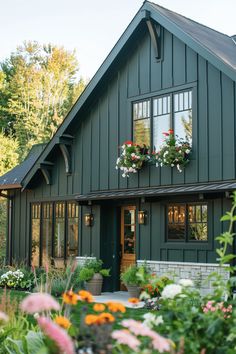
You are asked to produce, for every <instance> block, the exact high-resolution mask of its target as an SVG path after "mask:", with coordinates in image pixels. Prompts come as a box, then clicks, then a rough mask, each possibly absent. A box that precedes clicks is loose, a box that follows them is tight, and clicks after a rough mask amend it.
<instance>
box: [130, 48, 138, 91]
mask: <svg viewBox="0 0 236 354" xmlns="http://www.w3.org/2000/svg"><path fill="white" fill-rule="evenodd" d="M139 94H140V89H139V55H138V46H137V47H136V48H135V49H134V52H133V54H132V56H131V57H130V58H129V61H128V97H133V96H137V95H139Z"/></svg>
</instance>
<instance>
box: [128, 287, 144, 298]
mask: <svg viewBox="0 0 236 354" xmlns="http://www.w3.org/2000/svg"><path fill="white" fill-rule="evenodd" d="M126 287H127V289H128V292H129V295H130V297H137V298H139V295H140V293H141V288H140V287H139V286H138V285H129V284H127V285H126Z"/></svg>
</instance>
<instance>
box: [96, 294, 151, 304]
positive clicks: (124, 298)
mask: <svg viewBox="0 0 236 354" xmlns="http://www.w3.org/2000/svg"><path fill="white" fill-rule="evenodd" d="M129 298H130V296H129V293H128V292H127V291H115V292H114V293H110V292H104V293H102V294H101V295H99V296H94V299H95V302H101V303H106V302H109V301H113V302H120V303H122V304H123V305H124V306H125V307H130V308H133V307H134V305H133V304H131V303H129V302H128V299H129ZM143 305H144V303H143V302H139V303H138V304H137V305H135V307H136V308H141V307H143Z"/></svg>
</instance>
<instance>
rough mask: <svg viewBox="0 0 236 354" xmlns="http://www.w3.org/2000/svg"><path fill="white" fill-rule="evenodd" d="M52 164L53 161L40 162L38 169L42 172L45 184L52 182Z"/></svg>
mask: <svg viewBox="0 0 236 354" xmlns="http://www.w3.org/2000/svg"><path fill="white" fill-rule="evenodd" d="M53 165H54V163H53V162H50V161H44V162H42V163H40V170H41V172H42V174H43V177H44V179H45V181H46V184H47V185H50V184H52V177H51V169H52V166H53Z"/></svg>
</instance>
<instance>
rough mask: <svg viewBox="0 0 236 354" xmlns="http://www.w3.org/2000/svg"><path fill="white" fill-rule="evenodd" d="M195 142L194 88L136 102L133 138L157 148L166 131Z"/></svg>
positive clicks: (134, 104)
mask: <svg viewBox="0 0 236 354" xmlns="http://www.w3.org/2000/svg"><path fill="white" fill-rule="evenodd" d="M169 129H173V130H174V134H175V135H176V136H177V137H178V138H180V139H183V141H188V142H189V143H190V145H192V90H186V91H181V92H175V93H169V94H166V95H161V96H157V97H152V98H148V99H145V100H141V101H137V102H134V103H133V140H134V142H135V143H136V144H138V145H143V144H145V145H147V146H152V147H153V148H154V149H155V150H156V151H158V150H159V149H160V147H161V145H162V144H163V142H164V139H165V136H164V135H163V133H164V132H168V130H169Z"/></svg>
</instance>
